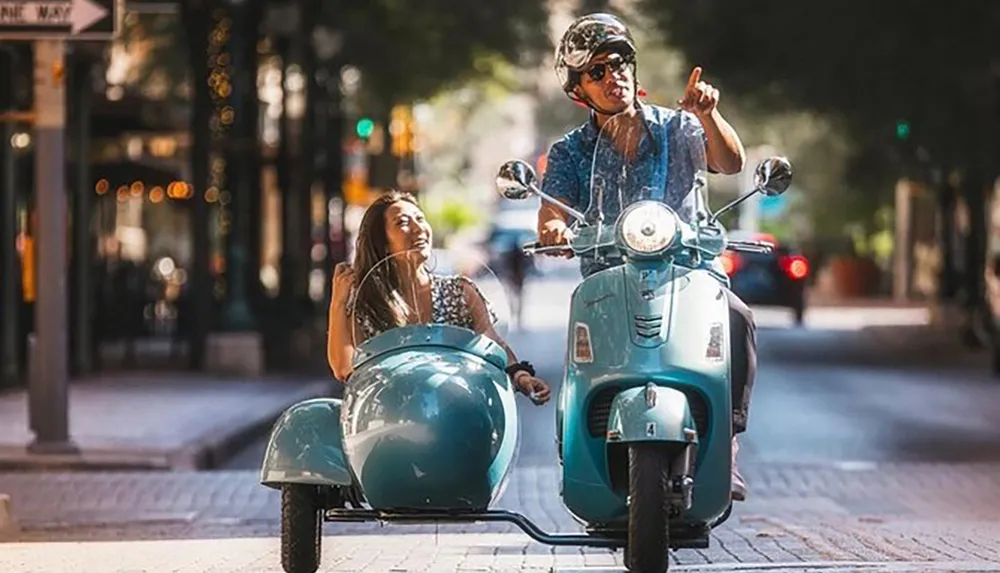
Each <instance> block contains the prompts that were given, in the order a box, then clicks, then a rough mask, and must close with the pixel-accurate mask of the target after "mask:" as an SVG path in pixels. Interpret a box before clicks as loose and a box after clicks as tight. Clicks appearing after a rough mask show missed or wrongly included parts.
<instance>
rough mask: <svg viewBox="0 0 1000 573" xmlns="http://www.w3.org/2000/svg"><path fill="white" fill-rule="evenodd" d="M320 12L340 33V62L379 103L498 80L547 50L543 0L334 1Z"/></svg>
mask: <svg viewBox="0 0 1000 573" xmlns="http://www.w3.org/2000/svg"><path fill="white" fill-rule="evenodd" d="M324 9H325V10H326V11H327V13H328V14H329V15H330V21H331V22H335V23H336V24H337V27H338V28H339V29H340V30H342V31H343V32H344V53H343V57H344V59H345V61H347V62H349V63H352V64H354V65H357V66H358V67H359V68H360V69H361V70H362V72H363V73H364V78H365V81H364V84H365V86H366V91H367V92H369V94H370V95H371V96H374V97H376V98H377V99H378V100H380V101H382V102H383V103H392V102H397V101H412V100H415V99H422V98H426V97H429V96H431V95H433V94H434V93H436V92H437V91H439V90H440V89H442V88H445V87H450V86H452V85H455V84H456V83H458V82H461V81H464V80H467V79H470V78H476V77H484V76H491V75H495V74H496V72H497V71H498V67H497V66H498V64H499V63H501V62H514V63H518V64H525V65H530V64H532V63H534V62H537V59H538V56H539V55H541V54H542V53H543V52H544V51H545V50H547V49H548V48H549V42H548V36H547V34H546V31H547V26H546V22H547V20H548V14H547V11H546V9H545V3H544V2H542V1H540V0H505V1H504V2H468V1H467V0H424V1H422V2H408V1H404V0H339V1H337V2H330V3H325V4H324Z"/></svg>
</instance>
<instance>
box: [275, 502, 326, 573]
mask: <svg viewBox="0 0 1000 573" xmlns="http://www.w3.org/2000/svg"><path fill="white" fill-rule="evenodd" d="M320 509H321V508H320V495H319V490H318V488H316V487H314V486H308V485H298V484H285V485H283V486H281V566H282V567H283V568H284V569H285V572H286V573H316V570H317V569H319V561H320V554H321V546H322V543H321V540H322V539H323V514H322V512H321V511H320Z"/></svg>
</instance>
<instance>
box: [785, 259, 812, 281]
mask: <svg viewBox="0 0 1000 573" xmlns="http://www.w3.org/2000/svg"><path fill="white" fill-rule="evenodd" d="M779 262H780V264H781V270H782V271H784V272H785V274H786V275H788V278H790V279H792V280H797V281H798V280H802V279H804V278H806V277H807V276H809V261H807V260H806V258H805V257H803V256H801V255H792V256H785V257H781V259H780V260H779Z"/></svg>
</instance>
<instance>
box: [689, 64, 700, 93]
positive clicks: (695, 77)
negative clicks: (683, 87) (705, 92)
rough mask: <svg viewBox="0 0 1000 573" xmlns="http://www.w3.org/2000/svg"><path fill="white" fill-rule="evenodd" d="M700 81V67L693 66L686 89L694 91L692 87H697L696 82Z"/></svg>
mask: <svg viewBox="0 0 1000 573" xmlns="http://www.w3.org/2000/svg"><path fill="white" fill-rule="evenodd" d="M700 81H701V66H695V67H694V69H693V70H691V77H689V78H688V85H687V89H689V90H690V89H694V87H695V86H696V85H698V82H700Z"/></svg>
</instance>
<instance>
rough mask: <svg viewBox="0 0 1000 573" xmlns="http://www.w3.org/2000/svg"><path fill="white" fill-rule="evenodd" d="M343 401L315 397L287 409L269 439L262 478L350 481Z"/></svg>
mask: <svg viewBox="0 0 1000 573" xmlns="http://www.w3.org/2000/svg"><path fill="white" fill-rule="evenodd" d="M340 407H341V401H340V400H335V399H332V398H316V399H313V400H306V401H304V402H299V403H298V404H296V405H294V406H292V407H291V408H289V409H287V410H285V412H284V413H283V414H282V415H281V417H280V418H279V419H278V421H277V422H275V424H274V428H273V429H272V430H271V438H270V440H268V443H267V450H266V452H265V454H264V463H263V466H262V467H261V471H260V482H261V483H262V484H263V485H266V486H270V487H280V486H281V484H286V483H295V484H307V485H331V486H347V485H351V483H352V482H351V474H350V471H349V470H348V469H347V459H346V458H345V457H344V449H343V439H342V438H341V433H340Z"/></svg>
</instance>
